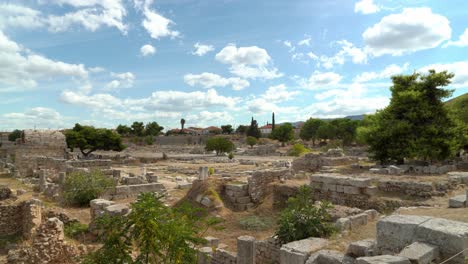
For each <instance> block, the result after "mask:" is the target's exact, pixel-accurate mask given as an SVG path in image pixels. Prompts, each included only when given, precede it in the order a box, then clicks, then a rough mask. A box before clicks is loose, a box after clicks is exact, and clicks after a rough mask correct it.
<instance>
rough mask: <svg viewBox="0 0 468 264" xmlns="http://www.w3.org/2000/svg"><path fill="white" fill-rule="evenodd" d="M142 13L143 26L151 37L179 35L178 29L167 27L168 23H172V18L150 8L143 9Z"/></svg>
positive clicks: (173, 36)
mask: <svg viewBox="0 0 468 264" xmlns="http://www.w3.org/2000/svg"><path fill="white" fill-rule="evenodd" d="M143 14H144V15H145V19H144V20H143V27H144V28H145V29H146V30H147V31H148V33H149V34H150V36H151V37H152V38H154V39H159V38H162V37H171V38H175V37H178V36H179V35H180V32H179V31H175V30H172V29H170V28H169V27H170V25H172V24H174V22H173V21H172V20H170V19H168V18H165V17H163V16H162V15H160V14H158V13H156V12H155V11H153V10H151V9H145V10H144V11H143Z"/></svg>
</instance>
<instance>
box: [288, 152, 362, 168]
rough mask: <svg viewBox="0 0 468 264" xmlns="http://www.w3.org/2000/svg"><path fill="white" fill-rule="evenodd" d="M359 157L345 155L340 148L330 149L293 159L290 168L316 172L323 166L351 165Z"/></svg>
mask: <svg viewBox="0 0 468 264" xmlns="http://www.w3.org/2000/svg"><path fill="white" fill-rule="evenodd" d="M359 159H360V158H359V157H356V156H346V155H345V154H344V152H343V150H342V149H330V150H328V151H327V152H325V153H319V154H315V153H307V154H305V155H304V156H302V157H300V158H297V159H294V161H293V162H292V168H293V170H294V171H296V172H298V171H307V172H316V171H319V170H320V169H321V168H322V167H324V166H338V165H352V164H355V163H357V162H358V161H359Z"/></svg>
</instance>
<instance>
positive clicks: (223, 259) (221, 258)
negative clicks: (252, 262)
mask: <svg viewBox="0 0 468 264" xmlns="http://www.w3.org/2000/svg"><path fill="white" fill-rule="evenodd" d="M210 264H237V255H236V254H235V253H232V252H229V251H227V250H224V249H217V250H215V251H214V252H213V255H212V256H211V262H210Z"/></svg>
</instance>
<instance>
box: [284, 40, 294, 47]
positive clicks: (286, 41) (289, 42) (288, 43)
mask: <svg viewBox="0 0 468 264" xmlns="http://www.w3.org/2000/svg"><path fill="white" fill-rule="evenodd" d="M283 45H285V46H286V47H288V48H292V47H293V45H292V43H291V41H289V40H285V41H283Z"/></svg>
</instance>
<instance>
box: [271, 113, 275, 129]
mask: <svg viewBox="0 0 468 264" xmlns="http://www.w3.org/2000/svg"><path fill="white" fill-rule="evenodd" d="M275 128H276V124H275V112H273V114H272V115H271V131H273V130H275Z"/></svg>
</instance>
